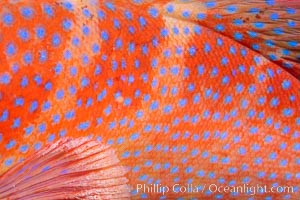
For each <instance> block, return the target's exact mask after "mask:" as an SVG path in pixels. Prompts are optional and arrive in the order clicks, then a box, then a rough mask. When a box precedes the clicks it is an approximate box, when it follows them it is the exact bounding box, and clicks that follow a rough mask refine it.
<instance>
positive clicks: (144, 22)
mask: <svg viewBox="0 0 300 200" xmlns="http://www.w3.org/2000/svg"><path fill="white" fill-rule="evenodd" d="M139 23H140V25H141V26H142V27H144V26H146V20H145V18H143V17H139Z"/></svg>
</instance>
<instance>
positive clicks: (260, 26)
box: [253, 22, 265, 29]
mask: <svg viewBox="0 0 300 200" xmlns="http://www.w3.org/2000/svg"><path fill="white" fill-rule="evenodd" d="M253 25H254V27H255V28H257V29H262V28H264V27H265V23H263V22H254V23H253Z"/></svg>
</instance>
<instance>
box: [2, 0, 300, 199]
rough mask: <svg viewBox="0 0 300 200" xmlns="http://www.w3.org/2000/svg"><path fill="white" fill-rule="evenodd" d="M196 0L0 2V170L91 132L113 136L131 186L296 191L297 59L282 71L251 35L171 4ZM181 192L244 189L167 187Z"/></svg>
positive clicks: (106, 139) (299, 155)
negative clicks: (189, 15)
mask: <svg viewBox="0 0 300 200" xmlns="http://www.w3.org/2000/svg"><path fill="white" fill-rule="evenodd" d="M105 2H106V3H105ZM220 2H221V1H220ZM222 2H230V1H222ZM232 2H234V3H236V1H232ZM251 2H256V1H251ZM257 2H261V3H262V5H265V1H257ZM266 2H267V3H268V2H269V3H270V2H271V3H272V2H273V1H266ZM289 2H292V3H294V2H296V1H289ZM170 3H173V4H174V5H175V7H173V8H172V6H170V5H171V4H170ZM189 3H190V4H189ZM193 3H195V4H193ZM197 3H199V4H200V3H201V1H199V2H198V1H186V2H185V3H181V2H180V1H141V3H139V1H73V2H67V1H39V2H36V1H30V0H27V1H1V2H0V8H1V10H0V16H1V20H2V21H1V20H0V27H1V30H0V52H1V54H0V60H1V61H2V67H1V68H0V78H1V79H0V91H1V92H0V116H1V118H0V119H1V120H0V130H1V137H0V138H1V139H0V142H1V143H0V144H1V145H0V160H1V161H0V162H1V164H2V165H1V171H2V172H5V171H6V170H7V169H9V168H10V167H12V166H13V165H14V164H16V163H17V162H18V161H19V160H23V159H26V158H27V157H29V156H30V155H32V154H33V153H34V152H35V151H36V150H38V149H39V148H40V147H41V146H44V145H46V144H52V143H53V142H54V141H56V140H57V139H58V138H60V137H64V136H65V135H66V136H68V137H73V138H78V137H82V136H88V137H90V138H94V139H96V140H98V141H101V142H103V143H107V144H109V145H111V147H112V148H113V149H114V150H115V151H116V155H117V157H118V158H119V160H120V163H121V164H122V165H123V166H126V167H128V169H129V172H128V173H127V175H126V177H127V178H128V180H129V184H130V185H131V186H132V187H134V186H135V185H136V184H138V183H145V184H146V183H155V182H156V181H159V183H160V184H162V185H167V186H170V187H172V185H174V184H175V183H179V184H181V185H184V184H187V183H192V184H195V185H198V184H199V185H204V184H206V185H209V184H212V183H220V184H221V183H223V184H225V185H230V184H236V185H241V184H243V183H244V182H243V181H245V180H248V179H249V182H247V183H248V184H249V185H256V184H260V185H268V186H271V185H272V184H274V183H276V184H278V185H282V186H294V187H295V189H296V192H295V193H293V194H278V193H276V194H269V193H264V194H257V196H256V197H257V198H258V199H266V198H267V199H268V198H272V199H299V187H300V185H299V182H300V181H299V179H300V175H299V174H300V166H299V165H300V149H299V145H300V139H299V131H300V110H299V108H300V101H299V97H300V94H299V92H300V83H299V80H297V78H295V76H297V75H298V72H297V69H298V68H299V64H298V63H297V62H295V63H293V64H294V65H295V67H294V68H293V69H295V70H292V71H289V69H286V68H285V67H284V66H283V64H281V62H284V61H285V60H284V58H283V60H281V61H280V62H273V61H271V60H270V59H268V57H267V56H265V55H267V52H268V51H269V49H267V50H265V49H262V51H261V52H259V51H258V52H257V51H254V50H252V49H250V48H251V44H252V43H251V41H252V40H251V38H250V39H249V40H245V42H241V41H236V40H234V38H233V37H232V34H231V33H232V31H231V30H235V27H234V26H233V27H231V26H230V24H229V23H225V24H226V25H227V26H229V27H231V29H230V30H229V31H227V29H226V31H225V32H222V31H221V32H218V30H215V29H214V26H215V21H214V20H213V17H212V16H210V17H211V18H209V20H208V21H204V22H202V21H201V20H199V21H197V20H194V19H191V20H189V19H185V18H182V17H179V16H177V14H178V12H175V14H174V13H172V12H170V11H171V10H172V9H176V6H180V5H186V6H187V7H186V8H187V9H191V10H192V8H196V7H194V6H193V5H197ZM238 5H239V4H238ZM295 5H296V4H295ZM298 5H299V4H297V6H298ZM201 6H202V7H201ZM265 6H267V7H268V5H265ZM273 6H274V5H273ZM275 6H276V5H275ZM293 6H294V4H293ZM200 7H201V8H203V10H201V11H204V13H209V12H208V11H209V9H208V8H206V7H204V5H202V4H200ZM271 7H272V6H271ZM24 8H31V9H32V10H31V9H29V10H28V9H24ZM217 11H219V10H217ZM22 12H23V15H22ZM215 12H216V10H213V11H212V14H215ZM220 13H221V14H222V12H221V11H220ZM9 14H11V15H9ZM296 14H297V15H299V11H298V10H297V13H296ZM224 18H225V19H228V18H230V16H228V18H226V16H225V17H224ZM230 19H231V18H230ZM210 20H211V23H210ZM224 22H226V20H225V21H224ZM227 26H226V27H227ZM245 26H246V27H247V25H245ZM87 27H88V28H87ZM246 27H242V28H241V30H247V29H246ZM42 28H43V29H44V31H45V32H43V29H42ZM26 29H28V33H27V32H26ZM250 30H252V28H250ZM297 30H298V31H299V29H297ZM245 32H246V31H245ZM290 34H291V35H293V34H292V33H290ZM249 41H250V42H249ZM261 44H263V43H262V42H261ZM297 48H299V44H298V46H296V48H295V52H297V51H296V50H297ZM45 52H46V54H45ZM27 53H31V56H30V54H27ZM122 63H123V65H122ZM26 79H27V81H26ZM27 82H28V83H27ZM26 83H27V84H26ZM6 113H7V114H6ZM18 119H19V120H18ZM274 177H275V178H274ZM160 196H161V194H155V193H152V194H149V193H147V194H141V193H135V192H134V191H133V193H132V197H131V198H132V199H140V198H148V199H157V198H159V197H160ZM180 197H183V198H186V199H187V198H200V199H203V198H205V199H214V198H221V199H249V198H251V196H249V195H246V194H237V196H234V195H230V194H207V193H206V194H205V193H196V194H191V193H185V194H181V195H179V194H178V193H168V194H167V196H166V198H167V199H176V198H180ZM256 197H255V198H256Z"/></svg>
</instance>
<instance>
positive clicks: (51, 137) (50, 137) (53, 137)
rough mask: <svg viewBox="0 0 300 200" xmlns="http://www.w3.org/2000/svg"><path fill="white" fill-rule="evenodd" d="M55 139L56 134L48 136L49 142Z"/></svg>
mask: <svg viewBox="0 0 300 200" xmlns="http://www.w3.org/2000/svg"><path fill="white" fill-rule="evenodd" d="M54 139H55V135H54V134H51V135H49V137H48V142H53V140H54Z"/></svg>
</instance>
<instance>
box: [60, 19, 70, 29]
mask: <svg viewBox="0 0 300 200" xmlns="http://www.w3.org/2000/svg"><path fill="white" fill-rule="evenodd" d="M62 25H63V28H64V29H65V30H70V29H71V27H72V22H71V20H69V19H65V20H64V21H63V23H62Z"/></svg>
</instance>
